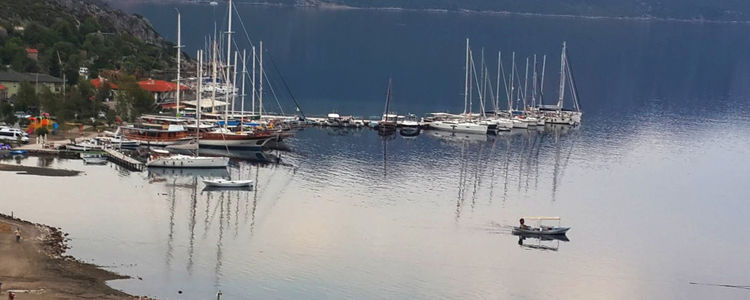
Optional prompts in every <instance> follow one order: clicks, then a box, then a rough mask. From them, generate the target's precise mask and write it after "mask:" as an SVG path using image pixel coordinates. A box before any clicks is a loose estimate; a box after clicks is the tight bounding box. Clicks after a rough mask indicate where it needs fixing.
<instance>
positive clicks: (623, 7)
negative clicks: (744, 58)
mask: <svg viewBox="0 0 750 300" xmlns="http://www.w3.org/2000/svg"><path fill="white" fill-rule="evenodd" d="M110 1H115V0H110ZM117 1H120V0H117ZM170 1H171V2H199V1H196V0H170ZM225 1H226V0H223V1H220V2H225ZM235 1H237V2H242V3H256V4H276V5H294V6H312V7H324V6H349V7H357V8H405V9H440V10H449V11H459V10H466V11H494V12H508V13H525V14H544V15H571V16H589V17H618V18H619V17H626V18H657V19H680V20H694V21H750V1H747V0H235ZM130 2H163V0H130Z"/></svg>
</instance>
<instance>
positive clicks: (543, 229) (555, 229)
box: [513, 217, 570, 235]
mask: <svg viewBox="0 0 750 300" xmlns="http://www.w3.org/2000/svg"><path fill="white" fill-rule="evenodd" d="M526 220H529V221H537V226H529V225H526V224H525V221H526ZM542 221H557V222H558V226H547V225H542ZM520 222H521V226H517V227H513V234H515V235H520V234H527V235H563V234H565V233H566V232H568V230H569V229H570V227H561V226H560V217H523V218H521V220H520Z"/></svg>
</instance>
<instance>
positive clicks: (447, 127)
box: [430, 122, 487, 134]
mask: <svg viewBox="0 0 750 300" xmlns="http://www.w3.org/2000/svg"><path fill="white" fill-rule="evenodd" d="M430 128H431V129H435V130H441V131H450V132H463V133H474V134H487V126H486V125H480V124H474V123H458V122H456V123H454V122H432V123H431V124H430Z"/></svg>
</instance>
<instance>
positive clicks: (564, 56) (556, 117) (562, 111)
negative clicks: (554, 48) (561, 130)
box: [539, 42, 583, 126]
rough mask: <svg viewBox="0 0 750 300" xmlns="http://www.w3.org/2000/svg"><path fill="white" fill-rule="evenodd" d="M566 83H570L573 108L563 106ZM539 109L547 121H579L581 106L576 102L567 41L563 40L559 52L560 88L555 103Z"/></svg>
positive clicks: (571, 122) (576, 122)
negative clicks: (560, 51)
mask: <svg viewBox="0 0 750 300" xmlns="http://www.w3.org/2000/svg"><path fill="white" fill-rule="evenodd" d="M566 83H567V84H569V85H570V89H569V91H570V95H571V98H572V100H573V109H572V110H571V109H566V108H565V107H564V100H565V92H566V91H565V89H566ZM539 111H540V112H541V113H543V114H544V116H545V119H546V121H547V123H550V124H563V125H571V126H575V125H578V124H580V123H581V116H582V115H583V112H581V107H580V105H579V103H578V90H577V88H576V85H575V80H574V79H573V72H572V69H571V66H570V62H569V61H568V49H567V43H566V42H563V47H562V53H561V54H560V90H559V92H558V99H557V104H556V105H540V106H539Z"/></svg>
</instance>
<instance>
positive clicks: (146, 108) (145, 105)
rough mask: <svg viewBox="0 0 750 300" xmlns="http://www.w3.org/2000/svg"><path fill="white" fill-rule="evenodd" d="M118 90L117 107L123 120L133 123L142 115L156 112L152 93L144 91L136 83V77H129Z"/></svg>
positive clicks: (121, 83) (120, 84)
mask: <svg viewBox="0 0 750 300" xmlns="http://www.w3.org/2000/svg"><path fill="white" fill-rule="evenodd" d="M118 88H119V93H118V94H117V96H116V97H115V99H116V101H117V104H116V106H115V107H116V111H117V114H118V115H120V117H121V118H123V119H126V120H128V121H133V120H135V119H136V118H138V117H139V116H140V115H142V114H145V113H152V112H154V111H156V104H155V103H154V98H153V97H152V96H151V93H149V92H148V91H146V90H144V89H142V88H141V87H140V86H139V85H138V82H136V81H135V77H133V76H128V77H127V78H125V79H124V80H122V81H121V82H120V83H119V86H118Z"/></svg>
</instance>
